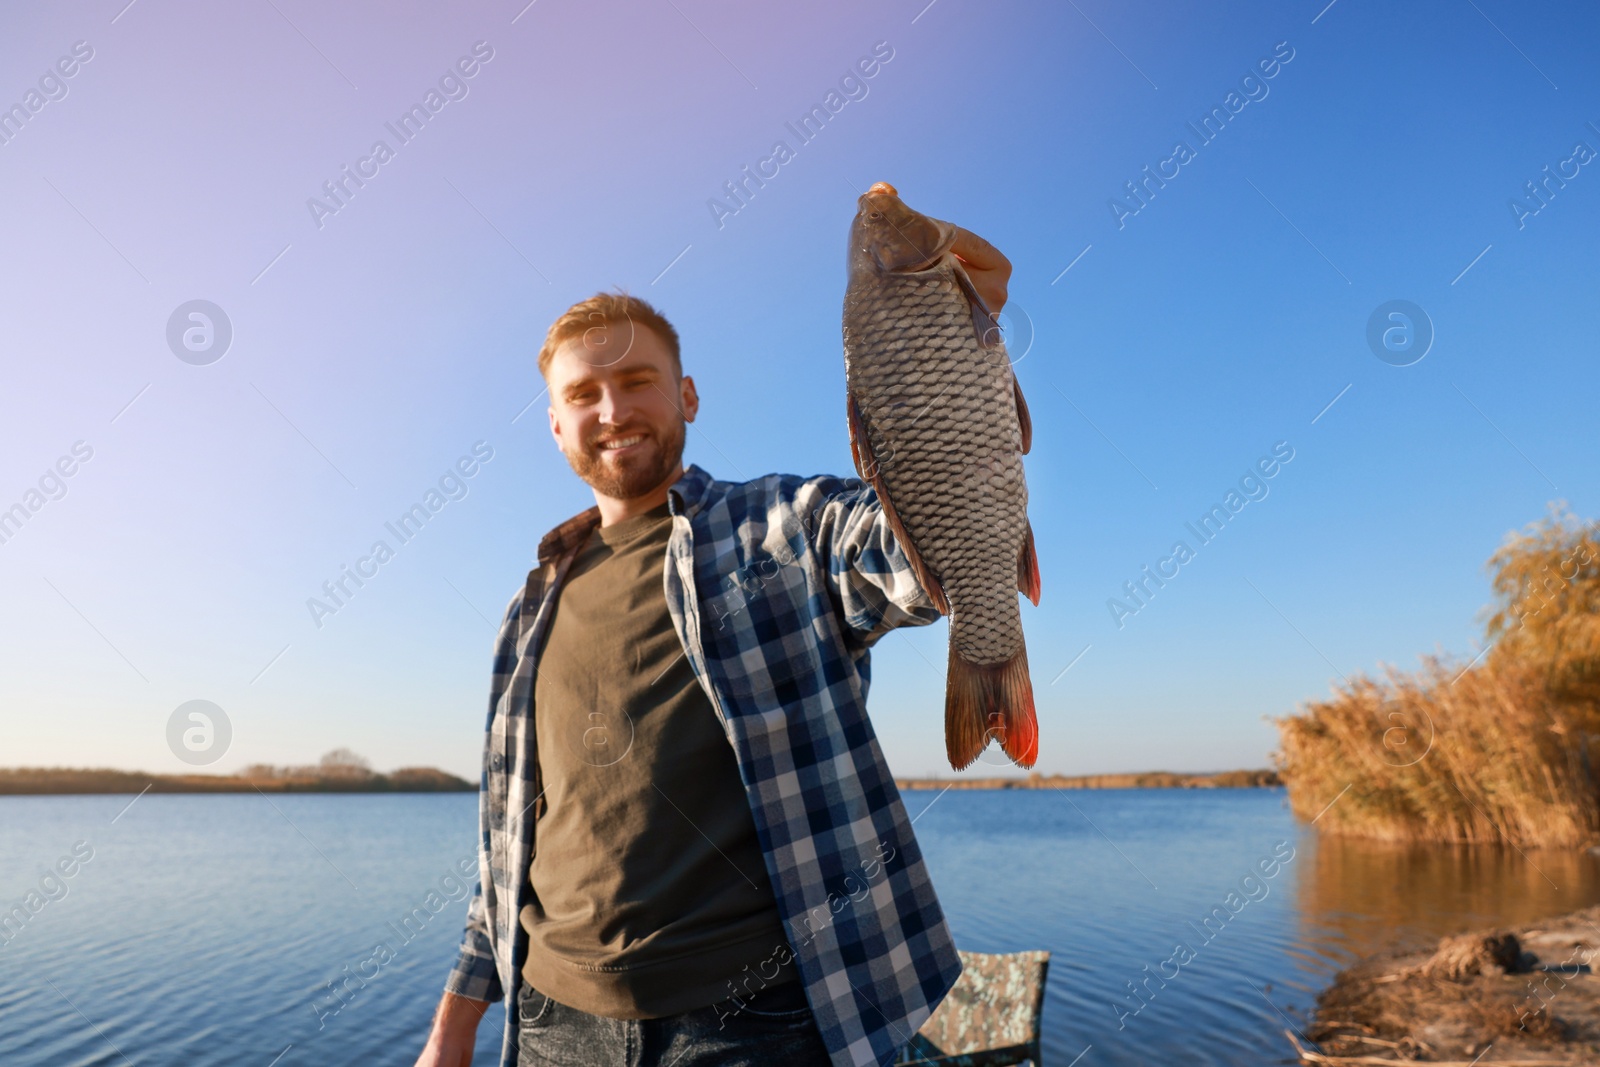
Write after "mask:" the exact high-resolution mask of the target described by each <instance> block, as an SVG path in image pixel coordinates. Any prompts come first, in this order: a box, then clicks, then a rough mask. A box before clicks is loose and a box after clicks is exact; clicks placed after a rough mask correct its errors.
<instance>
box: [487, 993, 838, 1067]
mask: <svg viewBox="0 0 1600 1067" xmlns="http://www.w3.org/2000/svg"><path fill="white" fill-rule="evenodd" d="M517 1013H518V1015H519V1016H520V1017H521V1018H520V1020H519V1023H518V1028H517V1049H518V1053H519V1055H518V1057H517V1064H518V1067H544V1065H545V1064H550V1065H556V1067H713V1065H714V1067H770V1065H773V1064H783V1065H785V1067H791V1065H792V1067H828V1065H829V1060H828V1052H827V1049H826V1048H825V1047H824V1046H823V1044H822V1036H821V1034H819V1033H818V1032H817V1024H816V1020H815V1019H813V1018H812V1015H811V1008H810V1007H809V1006H808V1005H807V1003H806V996H805V989H804V988H803V987H802V985H801V984H800V983H799V982H798V981H791V982H785V983H783V984H782V985H774V986H768V987H767V988H765V989H762V990H759V991H757V992H756V993H755V994H753V995H750V996H746V997H745V998H744V1007H743V1008H741V1007H740V1006H739V1004H738V1003H737V1002H735V1001H733V1000H731V999H729V1000H723V1001H718V1002H717V1003H715V1004H712V1005H709V1006H707V1007H704V1008H696V1009H694V1010H693V1011H686V1012H682V1013H680V1014H678V1015H668V1016H666V1017H664V1018H660V1019H608V1018H605V1017H603V1016H599V1015H590V1014H589V1013H588V1012H584V1011H579V1010H578V1009H577V1008H569V1007H567V1006H566V1005H565V1004H561V1003H558V1002H557V1001H554V1000H551V999H550V998H549V997H547V996H545V995H544V994H543V993H541V992H539V991H538V990H537V989H534V988H533V987H532V986H531V985H529V984H527V983H526V982H524V983H523V985H522V989H521V991H520V993H519V994H518V999H517Z"/></svg>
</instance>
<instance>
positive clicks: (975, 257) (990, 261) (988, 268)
mask: <svg viewBox="0 0 1600 1067" xmlns="http://www.w3.org/2000/svg"><path fill="white" fill-rule="evenodd" d="M950 250H951V251H952V252H954V253H955V254H956V258H957V259H959V260H961V262H962V263H963V264H965V265H966V268H967V277H969V278H971V279H972V286H973V288H975V289H977V290H978V295H979V296H981V297H982V298H983V302H984V303H985V304H987V305H989V314H991V315H998V314H1000V309H1001V308H1002V307H1004V306H1005V303H1006V283H1007V282H1009V281H1010V280H1011V261H1010V260H1009V259H1007V258H1006V257H1005V256H1003V255H1001V254H1000V250H999V249H998V248H996V247H995V246H994V245H992V244H990V243H989V242H988V241H985V240H984V239H983V238H982V237H979V236H978V235H977V234H975V233H973V232H972V231H971V230H963V229H962V228H961V227H960V226H957V227H956V243H955V244H954V245H953V246H952V247H951V249H950Z"/></svg>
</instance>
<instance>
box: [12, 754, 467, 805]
mask: <svg viewBox="0 0 1600 1067" xmlns="http://www.w3.org/2000/svg"><path fill="white" fill-rule="evenodd" d="M146 788H148V790H149V792H151V793H253V792H255V791H257V790H260V791H261V792H263V793H461V792H471V791H474V790H476V789H477V788H478V786H477V783H475V782H469V781H467V780H465V779H463V778H457V777H456V776H455V775H453V774H447V773H445V772H444V771H441V770H438V769H437V768H434V767H402V768H400V769H399V770H397V771H390V772H389V773H388V774H379V773H377V772H376V771H374V770H372V768H371V767H369V766H367V762H366V760H364V759H362V758H361V757H360V756H357V755H355V753H353V752H351V751H350V750H349V749H337V750H335V751H333V752H330V753H328V754H327V755H326V756H324V757H322V760H321V762H319V763H315V764H311V765H308V766H300V767H275V766H272V765H270V764H265V763H257V764H252V765H251V766H249V767H246V768H245V769H244V770H242V771H240V772H239V773H238V774H232V775H225V774H146V773H145V772H143V771H113V770H99V769H92V768H77V767H12V768H0V796H21V795H30V794H31V795H39V794H65V793H138V792H141V791H144V790H145V789H146Z"/></svg>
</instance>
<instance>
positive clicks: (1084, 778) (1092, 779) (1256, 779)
mask: <svg viewBox="0 0 1600 1067" xmlns="http://www.w3.org/2000/svg"><path fill="white" fill-rule="evenodd" d="M894 784H895V785H896V786H897V787H899V788H900V789H902V790H905V789H940V790H943V789H1260V788H1270V787H1272V786H1281V785H1282V784H1283V780H1282V779H1281V778H1279V777H1278V772H1277V771H1270V770H1262V771H1218V772H1216V773H1213V774H1175V773H1173V772H1171V771H1143V772H1139V773H1136V774H1078V775H1065V774H1051V775H1043V774H1039V773H1037V772H1035V773H1034V774H1030V775H1028V776H1027V777H1026V778H896V779H895V780H894Z"/></svg>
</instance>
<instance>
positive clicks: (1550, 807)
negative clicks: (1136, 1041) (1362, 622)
mask: <svg viewBox="0 0 1600 1067" xmlns="http://www.w3.org/2000/svg"><path fill="white" fill-rule="evenodd" d="M1489 565H1490V567H1491V568H1493V569H1494V570H1495V578H1494V589H1495V592H1496V595H1497V596H1498V598H1499V604H1498V605H1497V609H1496V610H1495V612H1494V614H1493V615H1492V616H1491V617H1490V619H1489V623H1488V637H1489V639H1490V640H1492V641H1493V642H1494V644H1493V645H1492V647H1491V649H1490V651H1489V652H1488V654H1487V655H1486V656H1485V657H1484V658H1483V660H1482V662H1481V663H1478V664H1465V665H1464V664H1461V663H1459V662H1453V661H1450V660H1447V659H1445V658H1442V657H1425V658H1424V659H1423V662H1422V667H1421V669H1419V670H1418V671H1415V672H1409V673H1408V672H1402V671H1399V670H1396V669H1394V668H1392V667H1389V668H1385V669H1384V675H1383V677H1382V678H1377V679H1374V678H1369V677H1365V676H1357V677H1355V678H1354V679H1352V680H1351V681H1349V682H1348V683H1347V684H1346V685H1344V686H1340V687H1337V688H1336V691H1335V693H1334V695H1333V696H1332V698H1330V699H1328V700H1324V701H1312V702H1309V703H1308V704H1307V705H1306V706H1305V707H1304V708H1303V710H1302V711H1301V712H1300V713H1299V714H1296V715H1291V716H1287V717H1285V718H1282V719H1279V720H1277V724H1278V729H1279V736H1280V741H1281V746H1282V747H1281V751H1280V752H1279V754H1278V757H1277V759H1278V765H1279V772H1280V774H1281V775H1282V776H1283V780H1284V783H1285V784H1286V785H1287V786H1288V788H1289V800H1290V805H1291V807H1292V808H1293V810H1294V812H1295V813H1296V814H1297V815H1298V816H1300V817H1301V818H1303V819H1306V820H1308V821H1311V822H1313V823H1314V824H1315V825H1316V827H1317V829H1318V830H1321V831H1324V832H1328V833H1337V834H1348V835H1352V836H1359V837H1370V838H1381V839H1386V840H1406V841H1434V842H1440V841H1461V842H1506V843H1509V844H1512V845H1516V846H1518V847H1532V846H1550V847H1577V846H1585V845H1592V844H1595V843H1597V842H1600V783H1597V777H1596V763H1595V760H1596V759H1597V758H1600V747H1597V746H1600V715H1597V713H1596V712H1597V700H1596V696H1597V695H1600V615H1597V613H1596V609H1597V607H1600V542H1597V541H1596V539H1595V529H1594V528H1593V527H1586V526H1582V525H1580V524H1577V523H1575V522H1574V521H1573V520H1572V519H1571V518H1570V516H1569V515H1568V514H1567V513H1565V512H1564V510H1562V509H1561V508H1560V507H1559V506H1556V507H1554V508H1552V512H1551V514H1550V516H1549V517H1547V518H1546V519H1545V520H1544V521H1543V522H1542V523H1538V524H1535V525H1534V526H1532V527H1530V528H1529V529H1528V530H1526V531H1523V532H1521V533H1517V534H1513V535H1512V536H1511V537H1509V538H1508V539H1507V541H1506V544H1505V545H1504V546H1503V547H1502V548H1501V549H1500V551H1498V552H1496V553H1495V555H1494V556H1493V557H1492V558H1491V559H1490V561H1489Z"/></svg>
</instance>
